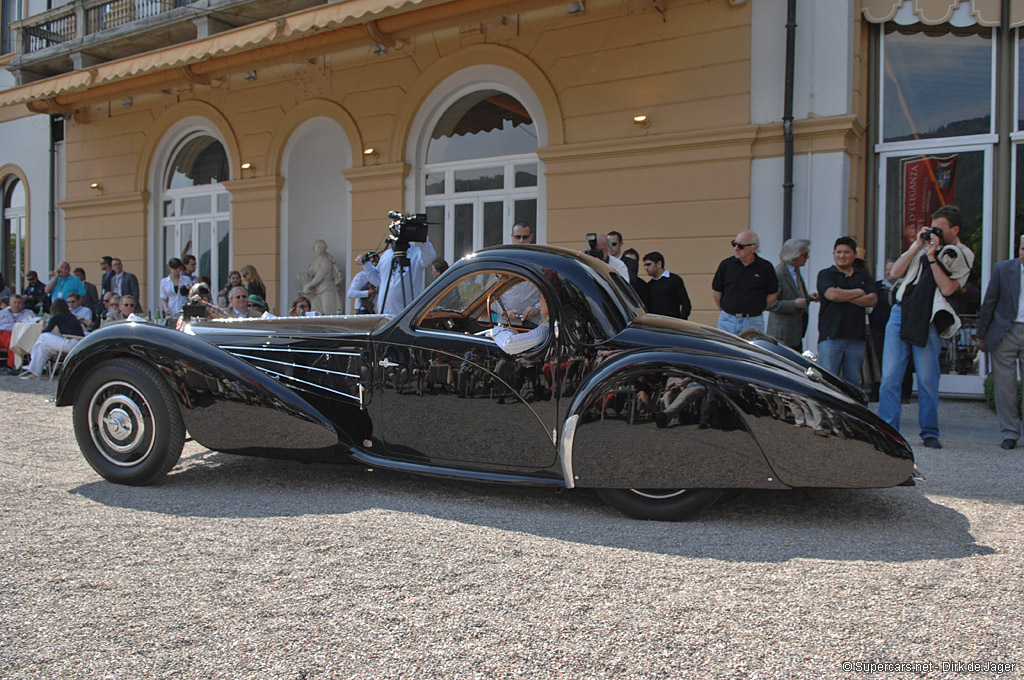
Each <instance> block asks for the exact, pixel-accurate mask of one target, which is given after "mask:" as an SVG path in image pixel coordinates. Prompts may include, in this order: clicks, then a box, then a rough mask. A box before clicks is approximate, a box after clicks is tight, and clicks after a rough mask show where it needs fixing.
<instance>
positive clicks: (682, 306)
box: [644, 251, 691, 319]
mask: <svg viewBox="0 0 1024 680" xmlns="http://www.w3.org/2000/svg"><path fill="white" fill-rule="evenodd" d="M644 271H646V272H647V275H648V276H650V277H651V280H650V282H649V283H648V284H647V288H646V289H645V291H646V296H645V299H644V304H645V305H646V306H647V311H648V312H651V313H653V314H664V315H665V316H674V317H676V318H677V319H689V318H690V310H691V305H690V296H689V295H687V294H686V284H684V283H683V279H682V277H680V276H679V275H678V274H673V273H671V272H669V271H667V270H666V269H665V257H664V256H663V255H662V254H661V253H659V252H657V251H654V252H652V253H647V254H646V255H644Z"/></svg>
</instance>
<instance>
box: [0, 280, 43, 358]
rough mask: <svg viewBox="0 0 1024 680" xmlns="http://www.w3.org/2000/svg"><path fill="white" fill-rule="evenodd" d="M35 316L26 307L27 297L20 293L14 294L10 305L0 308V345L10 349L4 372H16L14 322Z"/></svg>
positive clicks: (21, 321) (24, 320) (20, 321)
mask: <svg viewBox="0 0 1024 680" xmlns="http://www.w3.org/2000/svg"><path fill="white" fill-rule="evenodd" d="M35 316H36V315H35V314H34V313H33V312H32V310H31V309H27V308H26V307H25V299H24V298H23V297H22V296H20V295H12V296H11V299H10V306H9V307H7V308H6V309H2V310H0V347H3V348H4V349H6V350H8V351H7V366H6V368H4V369H2V370H3V372H4V373H6V374H8V375H13V374H14V352H12V351H10V347H11V334H12V333H13V332H14V324H16V323H25V322H27V321H31V320H32V319H34V318H35Z"/></svg>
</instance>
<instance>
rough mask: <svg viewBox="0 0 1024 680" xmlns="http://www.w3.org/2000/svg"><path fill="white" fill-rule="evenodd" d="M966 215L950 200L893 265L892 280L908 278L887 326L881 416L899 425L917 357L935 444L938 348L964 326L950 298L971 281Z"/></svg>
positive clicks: (925, 435) (925, 429)
mask: <svg viewBox="0 0 1024 680" xmlns="http://www.w3.org/2000/svg"><path fill="white" fill-rule="evenodd" d="M961 225H963V215H962V214H961V213H960V209H959V208H958V207H956V206H955V205H945V206H942V207H941V208H939V209H938V210H936V211H935V213H934V214H933V215H932V226H931V228H928V227H922V228H921V230H920V231H919V232H918V234H917V238H916V239H914V242H913V243H911V244H910V247H908V248H907V250H906V252H904V253H903V254H902V255H900V257H899V259H898V260H896V263H895V264H893V266H892V273H891V276H892V278H893V279H898V278H900V277H903V281H902V282H901V283H900V284H899V286H898V287H897V288H896V300H895V304H893V307H892V313H891V314H890V315H889V323H888V324H887V325H886V327H885V345H884V350H883V352H882V386H881V387H880V388H879V390H878V415H879V417H880V418H881V419H882V420H884V421H885V422H887V423H889V424H890V425H892V426H893V427H894V428H896V429H897V430H898V429H899V427H900V385H901V384H902V382H903V374H904V372H905V371H906V368H907V362H908V361H909V360H910V358H911V356H913V359H914V370H915V371H917V390H918V395H919V402H920V404H919V406H920V407H919V415H918V419H919V422H920V425H921V439H922V440H923V441H924V445H925V446H927V447H928V448H930V449H941V448H942V443H941V442H939V352H940V351H941V349H942V339H941V338H940V334H941V335H948V333H949V332H950V329H952V331H953V332H955V331H956V329H957V328H959V325H960V320H959V318H958V317H957V316H956V313H955V312H954V311H953V310H952V309H951V308H950V306H949V304H948V302H947V300H946V298H948V297H950V296H951V295H953V294H955V293H956V292H957V291H959V290H960V288H961V287H962V286H963V285H964V284H966V283H967V278H968V277H969V276H970V275H971V266H972V265H973V264H974V251H972V250H971V249H970V248H969V247H967V246H966V245H965V244H964V243H963V242H961V241H960V240H959V238H958V236H959V234H960V227H961Z"/></svg>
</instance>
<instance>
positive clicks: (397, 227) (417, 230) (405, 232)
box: [388, 210, 428, 252]
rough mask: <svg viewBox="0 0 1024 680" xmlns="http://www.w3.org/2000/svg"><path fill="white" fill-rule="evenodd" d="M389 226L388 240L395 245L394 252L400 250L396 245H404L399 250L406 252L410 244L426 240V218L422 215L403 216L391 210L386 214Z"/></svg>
mask: <svg viewBox="0 0 1024 680" xmlns="http://www.w3.org/2000/svg"><path fill="white" fill-rule="evenodd" d="M388 218H389V219H390V220H391V225H390V226H389V227H388V233H389V234H390V236H388V240H389V241H392V242H393V243H395V246H396V247H395V252H398V251H399V250H400V249H399V248H398V247H397V245H398V244H403V243H404V245H405V247H404V248H401V250H408V248H409V244H410V243H423V242H424V241H426V240H427V227H428V224H427V216H426V215H424V214H422V213H415V214H412V215H403V214H402V213H400V212H396V211H394V210H392V211H391V212H389V213H388Z"/></svg>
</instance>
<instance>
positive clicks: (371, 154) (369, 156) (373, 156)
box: [363, 146, 380, 163]
mask: <svg viewBox="0 0 1024 680" xmlns="http://www.w3.org/2000/svg"><path fill="white" fill-rule="evenodd" d="M363 158H365V159H366V160H372V161H373V162H375V163H376V162H377V159H378V158H380V154H379V153H377V150H376V149H374V148H373V147H372V146H368V147H366V148H365V149H363Z"/></svg>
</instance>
